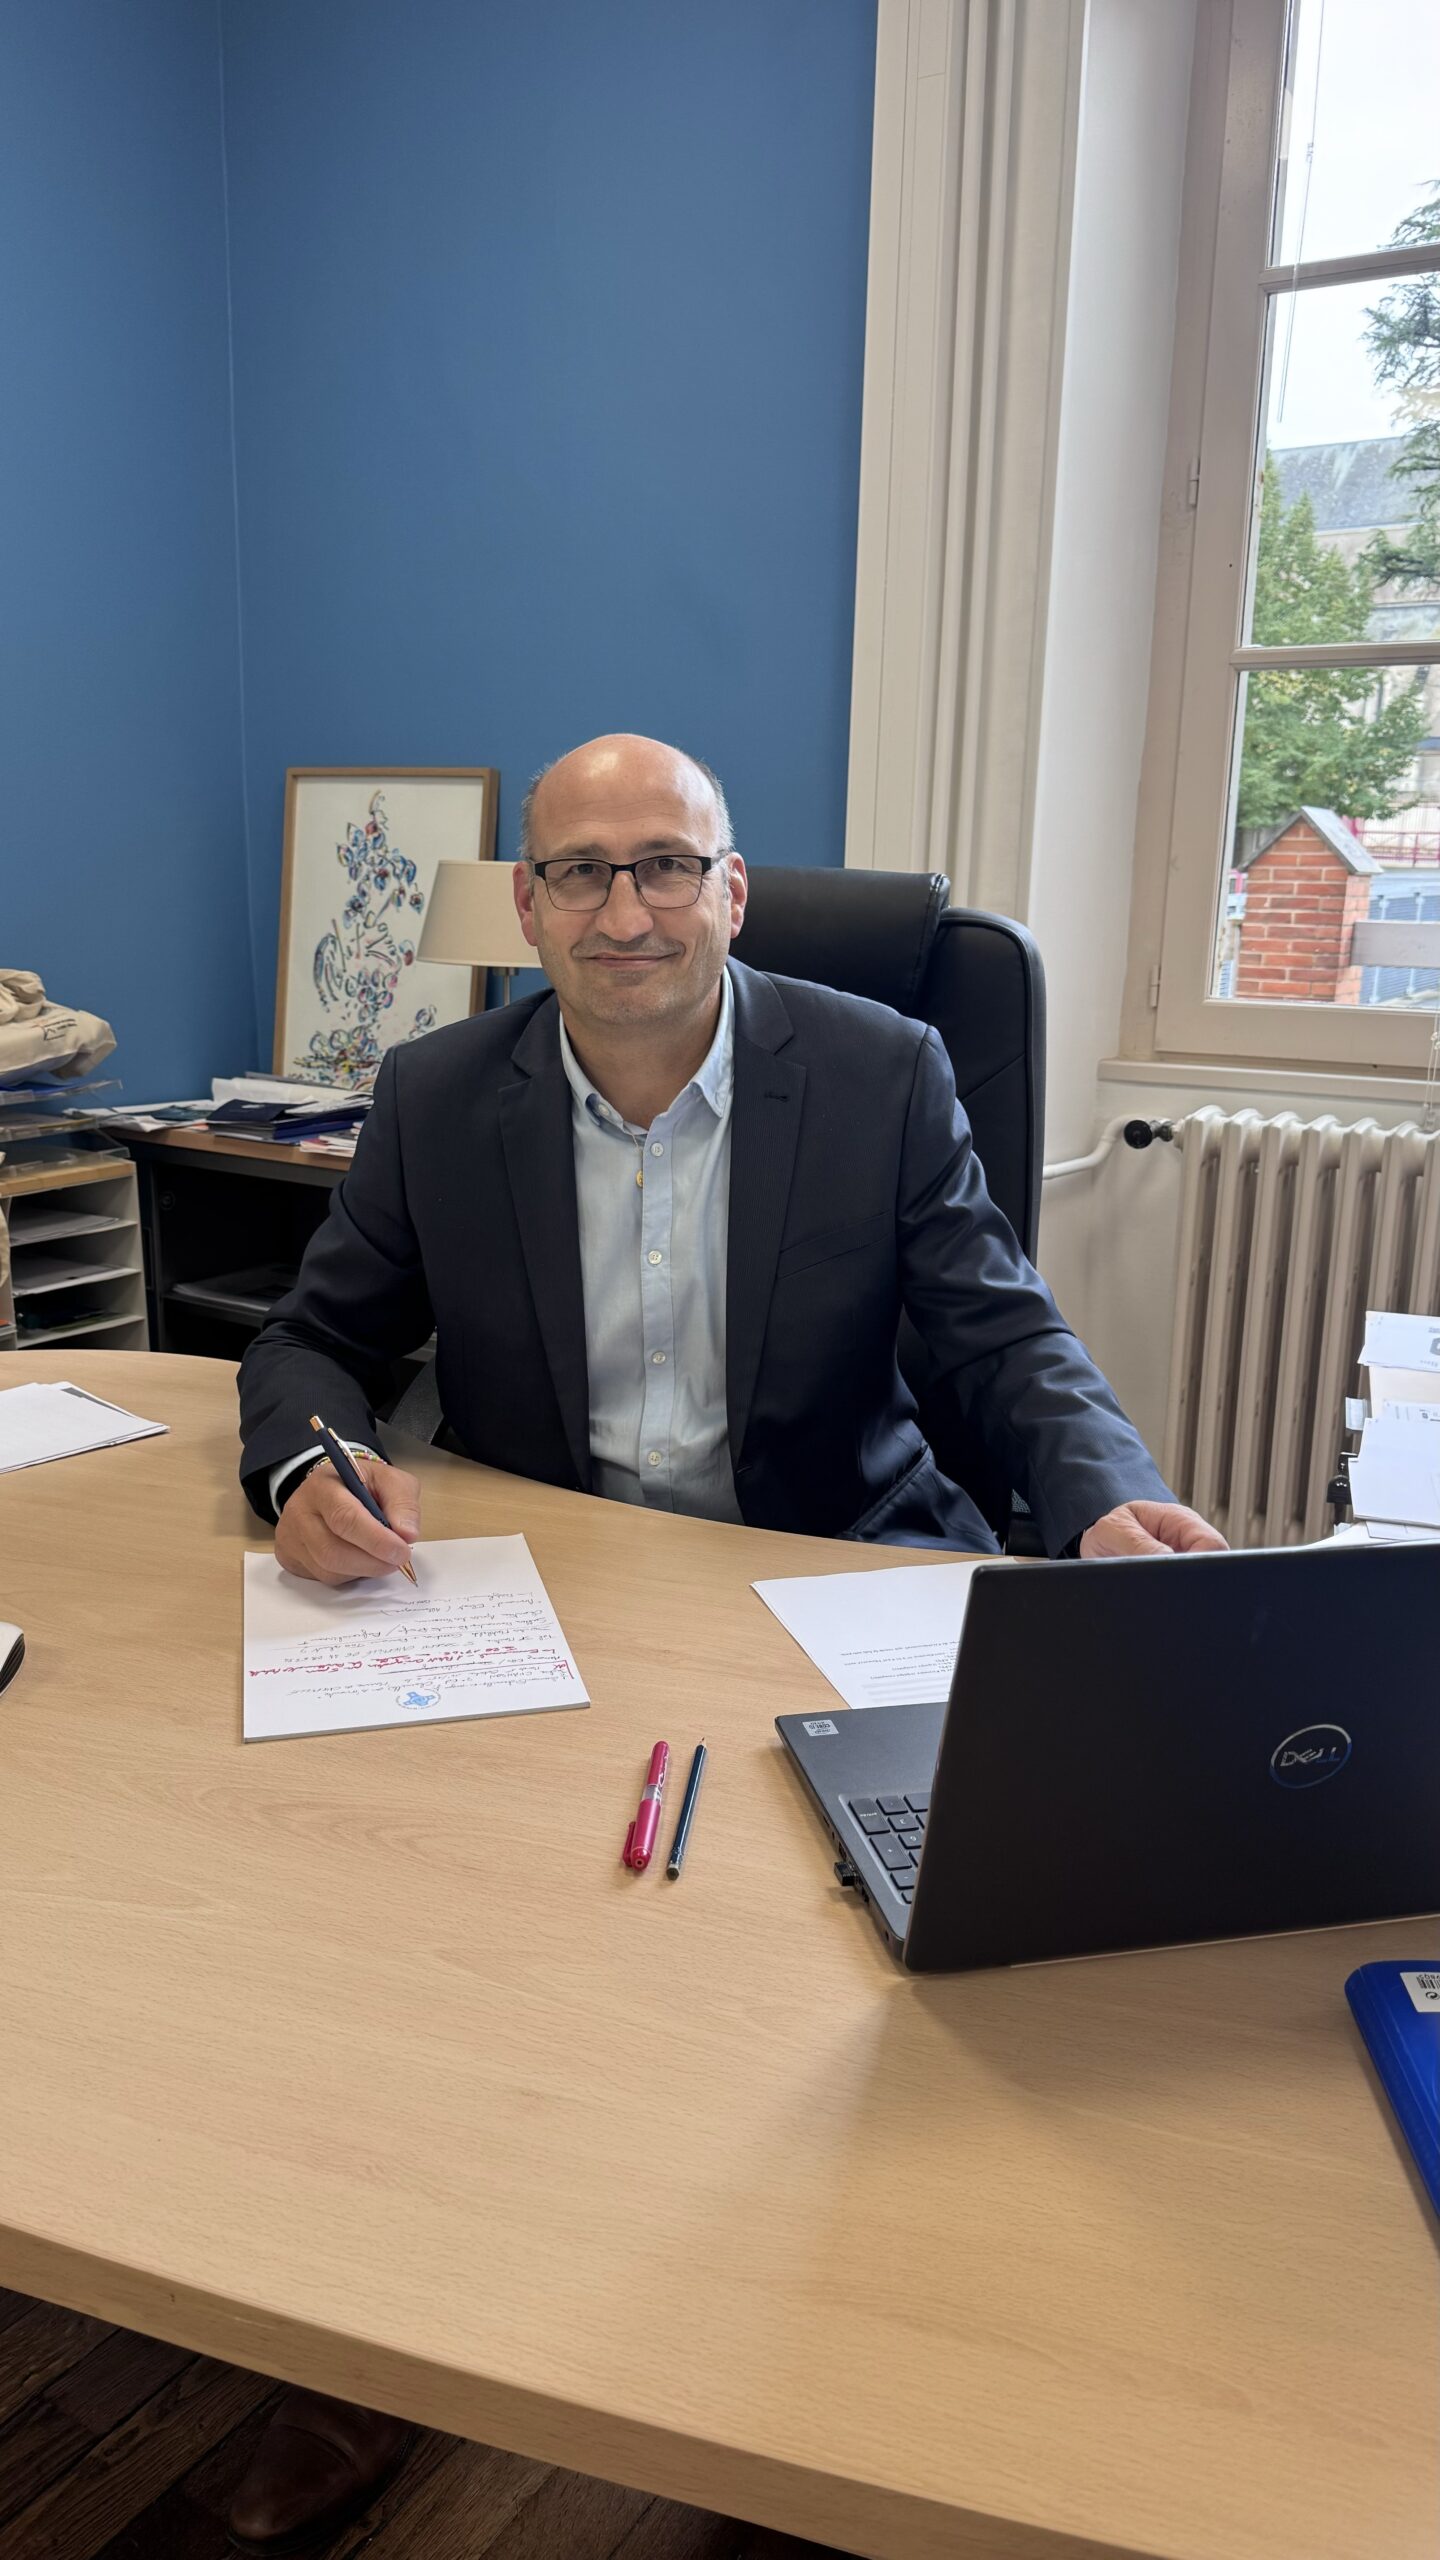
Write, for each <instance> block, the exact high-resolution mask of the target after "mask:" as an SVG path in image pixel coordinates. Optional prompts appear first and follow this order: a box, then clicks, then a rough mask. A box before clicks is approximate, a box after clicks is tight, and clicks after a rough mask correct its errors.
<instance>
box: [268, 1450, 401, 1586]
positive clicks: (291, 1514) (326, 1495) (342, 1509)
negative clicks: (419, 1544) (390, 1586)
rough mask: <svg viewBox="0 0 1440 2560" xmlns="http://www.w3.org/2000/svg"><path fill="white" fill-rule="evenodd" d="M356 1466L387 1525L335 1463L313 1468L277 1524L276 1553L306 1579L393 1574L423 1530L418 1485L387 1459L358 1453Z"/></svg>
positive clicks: (354, 1578) (352, 1579)
mask: <svg viewBox="0 0 1440 2560" xmlns="http://www.w3.org/2000/svg"><path fill="white" fill-rule="evenodd" d="M355 1471H356V1474H357V1475H358V1476H360V1477H361V1479H362V1480H363V1482H364V1483H365V1484H366V1485H367V1486H368V1488H369V1490H370V1492H371V1493H373V1494H374V1496H375V1499H376V1501H377V1502H378V1503H379V1505H380V1508H381V1510H382V1511H383V1512H384V1514H385V1517H386V1520H387V1521H388V1522H389V1524H390V1525H389V1527H388V1528H385V1529H382V1528H381V1526H380V1523H379V1521H378V1520H372V1519H371V1517H370V1514H369V1512H368V1511H367V1510H365V1508H364V1506H363V1504H361V1503H358V1502H357V1501H356V1499H355V1496H354V1494H353V1493H347V1492H346V1490H345V1487H344V1486H343V1484H342V1483H341V1481H340V1479H339V1477H338V1476H337V1474H336V1473H335V1470H334V1468H333V1467H332V1466H330V1465H328V1464H326V1463H322V1464H321V1465H320V1466H318V1467H312V1468H311V1470H310V1473H309V1474H308V1476H305V1477H304V1478H303V1479H302V1481H301V1482H300V1483H299V1484H298V1485H297V1486H296V1488H295V1490H294V1492H293V1493H292V1494H291V1496H290V1499H289V1501H288V1502H287V1503H286V1505H285V1507H284V1509H283V1511H282V1512H281V1514H280V1517H279V1519H278V1520H277V1521H276V1523H275V1554H276V1558H277V1560H278V1562H279V1563H281V1564H282V1565H283V1566H284V1568H285V1570H286V1572H287V1573H298V1574H300V1575H301V1576H302V1577H303V1579H304V1580H305V1581H307V1582H328V1583H331V1584H339V1583H344V1582H359V1581H360V1580H361V1579H362V1578H363V1577H364V1576H365V1575H366V1574H372V1573H395V1572H397V1571H398V1570H399V1568H400V1566H401V1565H402V1564H403V1563H404V1562H405V1560H406V1558H407V1557H408V1555H409V1553H410V1550H411V1548H412V1546H413V1545H414V1543H415V1541H416V1539H417V1538H418V1537H419V1535H420V1485H419V1481H418V1479H417V1478H416V1477H415V1476H411V1475H407V1474H406V1473H405V1470H404V1468H403V1467H390V1466H387V1465H386V1463H385V1461H384V1459H383V1458H357V1459H356V1461H355Z"/></svg>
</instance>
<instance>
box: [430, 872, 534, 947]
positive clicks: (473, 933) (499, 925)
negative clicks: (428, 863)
mask: <svg viewBox="0 0 1440 2560" xmlns="http://www.w3.org/2000/svg"><path fill="white" fill-rule="evenodd" d="M511 876H512V875H511V870H510V865H509V863H508V862H437V863H436V865H435V882H434V886H433V888H432V889H431V891H430V905H429V910H428V912H427V914H426V917H425V923H424V927H423V929H422V932H421V935H420V948H419V951H418V952H417V953H416V955H415V956H416V958H417V959H419V960H457V961H460V962H462V963H463V964H464V966H465V967H466V968H469V969H538V968H539V966H540V961H539V957H538V955H537V953H536V952H535V951H534V950H533V949H532V947H531V945H530V944H529V943H528V942H527V941H526V939H525V936H524V934H523V933H522V932H521V930H520V919H519V917H518V916H517V914H516V913H515V898H514V892H513V890H512V888H511V885H510V884H511Z"/></svg>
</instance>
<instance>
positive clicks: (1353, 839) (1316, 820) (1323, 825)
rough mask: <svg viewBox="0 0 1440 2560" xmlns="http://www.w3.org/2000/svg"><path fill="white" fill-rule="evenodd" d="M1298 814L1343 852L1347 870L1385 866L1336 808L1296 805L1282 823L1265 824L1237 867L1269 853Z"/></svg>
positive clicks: (1244, 867)
mask: <svg viewBox="0 0 1440 2560" xmlns="http://www.w3.org/2000/svg"><path fill="white" fill-rule="evenodd" d="M1297 818H1304V819H1305V820H1306V821H1307V822H1308V824H1309V825H1310V826H1312V827H1313V828H1314V830H1315V833H1316V834H1317V836H1322V837H1323V838H1324V840H1325V842H1326V844H1328V846H1329V847H1330V850H1331V852H1332V853H1337V854H1338V855H1339V857H1340V859H1341V861H1342V862H1343V863H1344V865H1345V868H1346V870H1347V871H1380V870H1382V869H1383V868H1384V866H1383V864H1381V863H1379V862H1377V861H1376V859H1375V856H1374V854H1373V853H1368V852H1367V851H1366V849H1365V847H1364V845H1363V844H1362V843H1361V842H1360V839H1359V837H1358V836H1355V835H1352V834H1351V832H1350V829H1349V828H1348V827H1347V826H1346V824H1345V821H1344V819H1343V818H1337V816H1336V815H1335V812H1334V810H1333V809H1309V808H1305V809H1292V810H1291V812H1290V814H1289V816H1288V818H1282V819H1281V821H1280V823H1279V825H1278V827H1267V828H1265V830H1264V832H1263V833H1262V834H1261V836H1260V837H1259V839H1258V841H1257V842H1256V843H1255V845H1254V846H1253V847H1252V848H1251V850H1250V852H1249V853H1247V854H1245V855H1243V856H1242V858H1241V860H1240V861H1239V862H1238V863H1237V864H1236V866H1235V868H1236V869H1237V871H1248V870H1249V869H1250V866H1251V864H1252V863H1255V862H1258V861H1259V859H1260V856H1261V854H1262V853H1268V852H1269V850H1270V847H1271V846H1272V844H1275V843H1277V842H1278V840H1279V838H1280V837H1281V836H1283V834H1284V833H1285V830H1286V828H1287V827H1293V826H1294V824H1295V821H1296V819H1297Z"/></svg>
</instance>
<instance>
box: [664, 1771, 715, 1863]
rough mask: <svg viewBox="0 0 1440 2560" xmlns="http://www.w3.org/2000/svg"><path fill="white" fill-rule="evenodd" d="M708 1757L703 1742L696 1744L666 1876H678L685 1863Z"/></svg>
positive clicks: (671, 1845) (671, 1844) (681, 1801)
mask: <svg viewBox="0 0 1440 2560" xmlns="http://www.w3.org/2000/svg"><path fill="white" fill-rule="evenodd" d="M709 1757H710V1754H709V1752H708V1751H707V1750H706V1748H705V1745H704V1742H703V1741H701V1742H698V1743H697V1744H696V1746H695V1757H694V1759H693V1760H692V1761H691V1763H690V1775H689V1777H688V1778H687V1779H686V1781H685V1793H684V1795H683V1796H682V1797H681V1800H680V1819H679V1821H678V1822H677V1823H676V1825H675V1837H674V1839H673V1840H672V1841H671V1843H670V1856H669V1859H668V1862H667V1864H666V1868H665V1873H666V1874H667V1876H678V1874H679V1873H680V1869H681V1867H682V1866H683V1865H684V1863H685V1851H686V1847H687V1845H688V1843H689V1839H690V1825H691V1823H692V1822H693V1821H694V1819H695V1799H696V1797H697V1796H698V1794H699V1793H700V1781H701V1779H702V1778H703V1777H704V1775H705V1763H706V1761H707V1760H708V1759H709Z"/></svg>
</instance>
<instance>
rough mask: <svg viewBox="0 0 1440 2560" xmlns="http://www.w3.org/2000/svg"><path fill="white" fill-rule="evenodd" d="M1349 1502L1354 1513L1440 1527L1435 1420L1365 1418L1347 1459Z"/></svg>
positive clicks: (1439, 1434) (1439, 1428) (1439, 1427)
mask: <svg viewBox="0 0 1440 2560" xmlns="http://www.w3.org/2000/svg"><path fill="white" fill-rule="evenodd" d="M1350 1502H1351V1507H1352V1509H1353V1510H1354V1512H1355V1514H1356V1517H1357V1519H1361V1520H1402V1521H1409V1522H1410V1523H1412V1525H1413V1526H1415V1527H1417V1528H1427V1529H1440V1422H1397V1421H1396V1420H1395V1419H1394V1418H1393V1417H1392V1416H1391V1415H1389V1414H1378V1415H1376V1416H1374V1417H1373V1418H1372V1419H1371V1420H1370V1421H1369V1422H1367V1423H1366V1425H1365V1429H1364V1432H1363V1434H1362V1436H1361V1441H1360V1454H1359V1456H1358V1457H1355V1458H1352V1459H1351V1461H1350Z"/></svg>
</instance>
